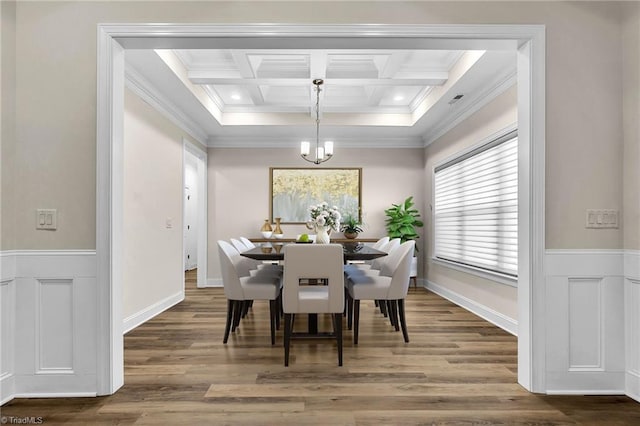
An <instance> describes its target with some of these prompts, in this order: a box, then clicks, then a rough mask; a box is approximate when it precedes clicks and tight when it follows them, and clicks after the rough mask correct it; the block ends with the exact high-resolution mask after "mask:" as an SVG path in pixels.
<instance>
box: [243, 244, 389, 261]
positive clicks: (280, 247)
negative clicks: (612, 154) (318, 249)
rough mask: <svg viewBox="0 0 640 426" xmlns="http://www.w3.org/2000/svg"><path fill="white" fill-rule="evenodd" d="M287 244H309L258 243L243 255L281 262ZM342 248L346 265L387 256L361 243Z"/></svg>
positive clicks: (345, 245)
mask: <svg viewBox="0 0 640 426" xmlns="http://www.w3.org/2000/svg"><path fill="white" fill-rule="evenodd" d="M287 244H307V243H295V242H285V243H276V242H273V243H258V244H256V246H255V247H253V248H252V249H249V250H247V251H245V252H243V253H241V254H242V256H245V257H249V258H251V259H255V260H261V261H271V262H276V261H281V260H284V246H285V245H287ZM339 244H340V245H341V246H342V253H343V255H344V263H345V264H346V263H347V262H350V261H363V260H373V259H376V258H378V257H382V256H386V255H387V253H385V252H384V251H381V250H377V249H374V248H373V247H371V246H368V245H366V244H363V243H360V242H345V243H339Z"/></svg>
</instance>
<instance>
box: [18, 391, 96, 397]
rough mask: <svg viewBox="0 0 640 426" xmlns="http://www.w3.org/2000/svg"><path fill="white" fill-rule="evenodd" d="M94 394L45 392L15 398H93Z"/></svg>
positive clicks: (19, 395)
mask: <svg viewBox="0 0 640 426" xmlns="http://www.w3.org/2000/svg"><path fill="white" fill-rule="evenodd" d="M96 396H98V394H96V393H95V392H45V393H25V394H16V395H15V398H95V397H96Z"/></svg>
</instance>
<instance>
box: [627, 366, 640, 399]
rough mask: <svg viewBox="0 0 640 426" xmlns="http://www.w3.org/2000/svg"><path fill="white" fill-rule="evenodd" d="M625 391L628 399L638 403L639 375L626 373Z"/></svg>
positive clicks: (630, 372)
mask: <svg viewBox="0 0 640 426" xmlns="http://www.w3.org/2000/svg"><path fill="white" fill-rule="evenodd" d="M625 391H626V394H627V396H628V397H629V398H633V399H635V400H636V401H638V402H640V374H636V373H634V372H632V371H627V374H626V376H625Z"/></svg>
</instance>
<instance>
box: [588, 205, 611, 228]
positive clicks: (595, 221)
mask: <svg viewBox="0 0 640 426" xmlns="http://www.w3.org/2000/svg"><path fill="white" fill-rule="evenodd" d="M618 219H619V218H618V210H612V209H587V216H586V223H585V228H591V229H605V228H608V229H617V228H618V226H619V223H618V222H619V220H618Z"/></svg>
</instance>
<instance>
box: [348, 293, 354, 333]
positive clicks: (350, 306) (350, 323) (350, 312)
mask: <svg viewBox="0 0 640 426" xmlns="http://www.w3.org/2000/svg"><path fill="white" fill-rule="evenodd" d="M347 328H348V329H349V330H351V329H352V328H353V298H352V297H351V295H350V294H349V292H347Z"/></svg>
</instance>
